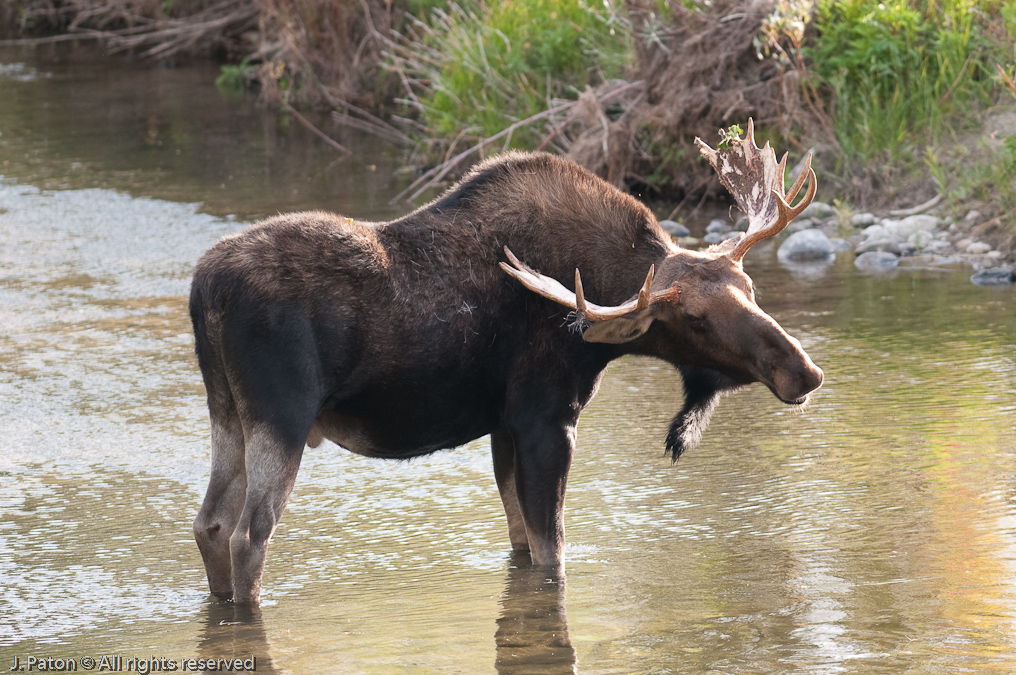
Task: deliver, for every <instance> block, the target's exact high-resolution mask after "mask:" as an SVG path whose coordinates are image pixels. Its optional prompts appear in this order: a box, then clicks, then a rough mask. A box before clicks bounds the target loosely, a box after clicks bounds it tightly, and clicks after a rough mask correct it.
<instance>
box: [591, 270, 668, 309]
mask: <svg viewBox="0 0 1016 675" xmlns="http://www.w3.org/2000/svg"><path fill="white" fill-rule="evenodd" d="M576 272H578V270H576ZM655 274H656V265H650V266H649V274H647V275H646V283H644V284H642V290H640V291H639V299H638V301H637V302H636V303H635V311H638V310H641V309H645V308H646V307H648V306H649V298H650V297H651V296H652V294H653V276H654V275H655Z"/></svg>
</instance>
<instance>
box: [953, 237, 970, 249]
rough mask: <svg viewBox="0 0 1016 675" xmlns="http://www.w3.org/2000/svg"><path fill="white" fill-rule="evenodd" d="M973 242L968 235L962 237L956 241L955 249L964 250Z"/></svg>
mask: <svg viewBox="0 0 1016 675" xmlns="http://www.w3.org/2000/svg"><path fill="white" fill-rule="evenodd" d="M973 243H974V240H973V239H971V238H970V237H964V238H963V239H960V240H959V241H958V242H956V250H957V251H964V252H965V251H966V250H967V246H970V245H971V244H973Z"/></svg>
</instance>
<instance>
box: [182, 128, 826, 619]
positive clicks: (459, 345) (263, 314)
mask: <svg viewBox="0 0 1016 675" xmlns="http://www.w3.org/2000/svg"><path fill="white" fill-rule="evenodd" d="M738 147H739V146H738ZM751 147H752V148H754V142H753V141H752V143H751ZM765 150H767V151H768V155H772V151H771V150H769V148H768V146H767V147H766V148H765ZM754 151H755V152H756V153H757V152H759V151H758V149H757V148H754ZM763 154H765V153H764V152H763ZM768 155H766V159H767V160H768ZM772 163H773V164H774V165H775V158H773V159H772ZM782 176H783V173H782V166H780V177H779V185H778V189H777V188H776V187H772V188H771V190H772V191H773V195H774V196H776V197H779V202H780V204H778V205H777V208H775V209H773V211H774V213H776V216H775V217H772V218H769V219H768V222H766V223H764V227H765V228H768V229H767V230H765V229H764V230H759V229H758V227H756V232H752V231H751V230H749V233H748V235H746V236H745V237H744V238H743V239H742V240H741V243H744V242H745V241H747V240H748V239H749V238H751V237H753V236H756V235H757V233H758V232H759V231H761V232H763V233H765V232H770V233H771V234H775V232H774V231H773V230H776V231H778V229H782V227H784V226H785V225H786V222H789V218H792V217H793V215H794V214H793V213H791V212H790V210H789V207H787V209H786V210H785V209H784V208H783V207H784V206H785V205H786V204H785V202H784V200H783V178H782ZM760 180H761V179H760ZM799 187H800V185H798V186H795V189H794V190H793V191H792V192H793V193H796V188H799ZM813 188H814V178H813V177H812V180H811V184H810V185H809V195H808V196H807V197H806V198H805V200H803V201H808V200H810V197H811V196H812V195H813V194H814V189H813ZM735 197H736V195H735ZM792 197H793V195H791V199H792ZM767 208H768V207H767ZM800 208H803V206H801V207H800ZM796 210H797V209H795V211H796ZM782 220H786V222H781V221H782ZM754 226H755V225H754V224H753V227H754ZM771 234H768V235H767V236H771ZM757 238H758V237H756V240H757ZM735 243H737V242H733V243H731V244H729V245H727V246H724V247H720V248H716V247H714V248H713V249H710V250H707V251H704V252H693V251H688V250H682V249H679V248H678V247H677V246H676V245H675V244H674V243H673V242H672V240H671V238H670V237H669V236H668V235H667V234H665V233H664V232H663V231H662V229H661V228H660V226H659V225H658V224H657V221H656V219H655V217H654V216H653V214H652V213H651V212H650V211H649V210H648V209H647V208H646V207H645V206H643V205H642V204H641V203H639V202H638V201H637V200H635V199H633V198H632V197H630V196H628V195H626V194H624V193H622V192H620V191H619V190H617V189H615V188H613V187H612V186H611V185H609V184H607V183H606V182H604V181H602V180H600V179H599V178H597V177H595V176H594V175H592V174H590V173H589V172H587V171H585V170H584V169H582V168H580V167H578V166H577V165H575V164H573V163H571V162H568V161H566V160H564V159H561V158H558V157H554V156H550V155H545V154H523V153H510V154H507V155H504V156H501V157H498V158H494V159H491V160H488V161H485V162H483V163H481V164H480V165H478V166H477V167H476V168H475V169H473V170H472V171H471V172H470V173H469V174H468V175H467V176H466V177H465V178H464V179H463V180H462V181H461V182H459V183H458V184H457V185H455V186H454V187H452V188H451V189H449V190H448V192H446V193H445V194H444V195H443V196H442V197H440V198H439V199H437V200H436V201H434V202H432V203H430V204H428V205H426V206H424V207H422V208H420V209H418V210H416V211H414V212H413V213H411V214H409V215H407V216H405V217H403V218H400V219H398V220H395V221H391V222H385V223H368V222H358V221H354V220H353V219H350V218H342V217H339V216H336V215H333V214H329V213H324V212H309V213H296V214H288V215H281V216H276V217H273V218H269V219H267V220H265V221H262V222H260V223H258V224H256V225H254V226H252V227H251V228H249V229H247V230H245V231H243V232H241V233H239V234H236V235H233V236H229V237H226V238H225V239H223V240H221V241H219V242H218V243H217V244H216V245H215V246H214V247H213V248H212V249H211V250H209V251H208V252H207V253H206V254H205V255H204V257H202V258H201V260H200V262H199V263H198V266H197V270H196V272H195V275H194V281H193V285H192V290H191V299H190V312H191V318H192V321H193V325H194V333H195V338H196V351H197V355H198V362H199V365H200V368H201V373H202V376H203V378H204V383H205V387H206V389H207V395H208V408H209V414H210V419H211V441H212V448H211V456H212V467H211V477H210V480H209V484H208V490H207V493H206V495H205V499H204V502H203V505H202V507H201V510H200V512H199V514H198V516H197V519H196V520H195V522H194V533H195V537H196V539H197V543H198V547H199V548H200V551H201V554H202V557H203V559H204V564H205V568H206V572H207V575H208V584H209V588H210V590H211V591H212V593H214V594H215V595H217V596H220V597H222V598H229V597H232V598H233V599H234V600H235V602H237V603H242V604H255V603H257V602H258V601H259V597H260V588H261V577H262V573H263V570H264V565H265V555H266V552H267V545H268V541H269V539H270V538H271V536H272V533H273V532H274V531H275V528H276V525H277V524H278V522H279V518H280V517H281V515H282V512H283V510H284V508H285V506H286V502H287V500H288V498H289V495H290V492H291V490H292V488H293V484H294V481H295V479H296V475H297V470H298V468H299V465H300V459H301V456H302V454H303V452H304V448H305V446H311V447H316V446H317V445H319V444H320V443H321V442H322V440H323V439H326V438H327V439H330V440H332V441H334V442H335V443H337V444H339V445H341V446H342V447H344V448H346V449H348V450H350V451H352V452H355V453H358V454H362V455H367V456H370V457H383V458H393V459H401V458H409V457H414V456H418V455H423V454H426V453H430V452H434V451H436V450H440V449H442V448H451V447H455V446H458V445H461V444H463V443H466V442H468V441H470V440H473V439H475V438H478V437H480V436H483V435H486V434H490V438H491V448H492V451H493V465H494V475H495V478H496V481H497V485H498V488H499V491H500V494H501V498H502V501H503V503H504V509H505V513H506V516H507V520H508V535H509V538H510V540H511V544H512V546H513V547H514V548H515V549H516V550H523V551H524V550H528V551H529V552H530V555H531V558H532V561H533V564H535V565H537V566H543V567H546V568H548V571H549V572H550V573H560V572H561V571H563V564H564V560H563V551H564V543H565V534H564V521H563V508H564V496H565V486H566V483H567V478H568V470H569V467H570V464H571V459H572V452H573V451H574V448H575V443H576V431H575V430H576V423H577V421H578V417H579V414H580V413H581V412H582V410H583V408H584V407H585V406H586V404H587V403H588V402H589V400H590V399H591V398H592V396H593V394H594V393H595V392H596V389H597V386H598V384H599V381H600V377H601V375H602V373H603V371H604V369H605V367H606V366H607V364H608V363H609V362H610V361H611V360H612V359H615V358H618V357H619V356H622V355H625V354H644V355H651V356H655V357H659V358H661V359H664V360H665V361H667V362H669V363H671V364H673V365H674V366H675V367H676V368H677V370H678V371H679V373H680V375H681V377H682V378H683V381H684V385H685V391H686V401H685V405H684V407H683V409H682V410H681V411H679V412H678V413H677V416H676V417H675V418H674V421H673V422H672V424H671V429H670V433H669V434H668V438H667V447H668V449H669V450H670V452H671V453H672V454H673V456H674V458H675V459H676V458H677V456H678V455H679V454H680V453H681V452H682V451H683V450H684V449H686V448H687V447H690V446H691V445H693V444H694V443H695V442H697V440H698V438H699V436H700V434H701V432H702V430H703V429H704V428H705V426H706V425H707V424H708V420H709V415H710V414H711V412H712V410H713V408H714V407H715V405H716V403H717V400H718V398H719V396H720V394H721V393H723V392H724V391H727V390H730V389H732V388H736V387H739V386H742V385H745V384H749V383H752V382H761V383H763V384H764V385H765V386H767V387H768V388H769V389H770V390H771V391H772V392H773V393H774V394H775V395H776V396H777V397H778V398H779V399H780V400H782V401H785V402H787V403H791V404H800V403H803V402H804V401H806V400H807V397H808V394H809V393H810V392H811V391H813V390H814V389H816V388H817V387H818V386H819V385H820V384H821V382H822V371H821V370H819V369H818V368H817V367H816V366H815V365H814V363H812V361H811V359H810V358H809V357H808V355H807V354H806V353H805V352H804V351H803V350H802V348H801V345H800V343H799V342H798V341H797V340H796V339H794V338H793V337H790V336H789V335H787V334H786V333H785V332H784V331H783V329H782V328H780V326H779V325H778V324H777V323H776V322H775V321H774V320H773V319H772V318H771V317H769V316H768V315H767V314H765V313H764V312H762V310H761V309H759V307H758V305H757V304H756V303H755V300H754V290H753V287H752V282H751V279H750V278H749V277H748V276H747V275H746V274H745V273H744V272H743V270H742V269H741V256H743V255H744V251H746V250H747V247H744V250H741V251H739V250H738V249H736V248H734V244H735ZM752 243H754V242H752ZM748 245H749V246H750V243H749V244H748ZM579 272H581V277H580V276H579ZM587 298H588V300H587ZM594 302H595V303H597V304H594Z"/></svg>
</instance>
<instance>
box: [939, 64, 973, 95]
mask: <svg viewBox="0 0 1016 675" xmlns="http://www.w3.org/2000/svg"><path fill="white" fill-rule="evenodd" d="M973 60H974V53H973V52H970V54H969V55H968V56H967V60H966V61H964V62H963V67H962V68H960V72H959V74H958V75H957V76H956V79H955V80H953V83H952V84H951V85H949V88H948V89H946V91H945V93H944V94H942V98H940V99H939V101H943V102H944V101H946V100H947V99H948V98H949V97H950V96H952V93H953V89H955V88H956V86H957V85H959V83H960V80H962V79H963V74H964V73H965V72H967V67H968V66H969V65H970V62H971V61H973Z"/></svg>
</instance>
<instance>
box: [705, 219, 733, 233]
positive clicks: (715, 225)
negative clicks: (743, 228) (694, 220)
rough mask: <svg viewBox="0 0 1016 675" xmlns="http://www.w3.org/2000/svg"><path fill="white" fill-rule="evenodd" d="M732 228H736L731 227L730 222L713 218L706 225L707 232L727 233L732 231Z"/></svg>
mask: <svg viewBox="0 0 1016 675" xmlns="http://www.w3.org/2000/svg"><path fill="white" fill-rule="evenodd" d="M732 229H734V228H733V227H731V225H730V223H726V222H724V221H722V220H711V221H709V224H708V225H707V226H706V232H707V233H709V234H713V233H716V234H725V233H727V232H730V231H731V230H732Z"/></svg>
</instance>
